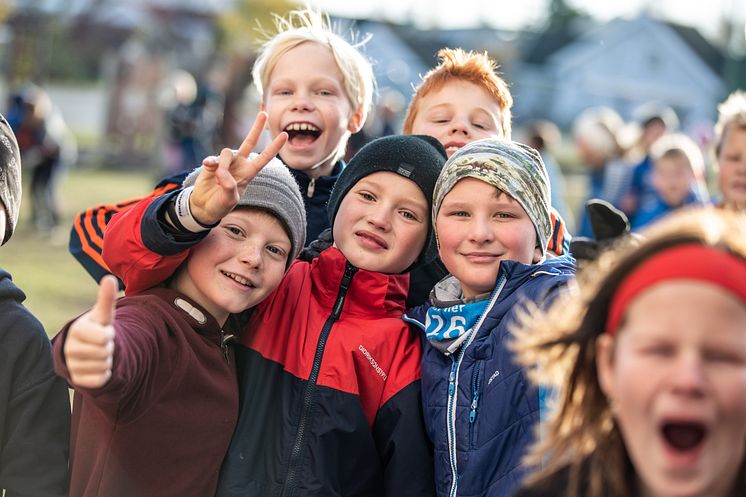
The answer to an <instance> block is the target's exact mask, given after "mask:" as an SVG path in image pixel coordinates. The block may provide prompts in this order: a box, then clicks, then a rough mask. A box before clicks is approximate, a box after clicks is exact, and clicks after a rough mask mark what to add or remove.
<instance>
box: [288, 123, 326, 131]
mask: <svg viewBox="0 0 746 497" xmlns="http://www.w3.org/2000/svg"><path fill="white" fill-rule="evenodd" d="M285 131H319V128H317V127H316V126H314V125H313V124H309V123H291V124H288V125H287V126H286V127H285Z"/></svg>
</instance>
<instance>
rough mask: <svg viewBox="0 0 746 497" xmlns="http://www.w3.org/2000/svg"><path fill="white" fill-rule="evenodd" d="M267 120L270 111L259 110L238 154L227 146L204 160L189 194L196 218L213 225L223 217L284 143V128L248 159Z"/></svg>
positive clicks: (285, 138) (285, 137) (190, 204)
mask: <svg viewBox="0 0 746 497" xmlns="http://www.w3.org/2000/svg"><path fill="white" fill-rule="evenodd" d="M266 122H267V113H266V112H260V113H259V115H257V117H256V121H254V125H253V126H252V127H251V130H250V131H249V134H248V135H246V138H245V139H244V141H243V143H241V146H240V147H239V148H238V150H237V151H236V153H235V154H234V153H233V150H231V149H229V148H224V149H223V150H221V152H220V157H208V158H206V159H205V160H204V161H202V171H201V172H200V174H199V176H198V177H197V181H196V182H195V184H194V191H193V192H192V195H191V197H190V198H189V209H190V210H191V212H192V215H193V216H194V218H195V219H196V220H197V221H199V222H200V223H202V224H204V225H211V224H215V223H217V222H219V221H220V220H221V219H223V217H225V215H226V214H228V213H229V212H230V211H232V210H233V208H234V207H235V206H236V204H238V200H239V199H240V198H241V195H243V192H244V190H246V185H247V184H248V183H249V181H251V180H252V179H254V177H255V176H256V175H257V173H258V172H259V171H260V170H261V169H262V168H263V167H264V166H265V165H267V163H269V161H270V160H272V158H273V157H274V156H275V155H277V153H278V152H279V151H280V149H281V148H282V147H283V146H284V145H285V142H286V141H287V139H288V135H287V133H285V132H282V133H280V134H279V135H277V137H276V138H275V139H274V140H273V141H272V143H270V144H269V146H268V147H267V148H266V149H265V150H264V151H263V152H262V153H260V154H259V155H258V156H257V157H255V158H254V159H249V154H250V153H251V151H252V150H254V147H256V143H257V141H258V140H259V135H260V134H261V132H262V129H264V124H265V123H266Z"/></svg>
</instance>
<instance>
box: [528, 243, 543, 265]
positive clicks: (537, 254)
mask: <svg viewBox="0 0 746 497" xmlns="http://www.w3.org/2000/svg"><path fill="white" fill-rule="evenodd" d="M542 257H543V255H542V253H541V247H539V246H537V247H535V248H534V257H533V259H532V260H531V261H532V262H531V263H532V264H538V263H539V262H541V258H542Z"/></svg>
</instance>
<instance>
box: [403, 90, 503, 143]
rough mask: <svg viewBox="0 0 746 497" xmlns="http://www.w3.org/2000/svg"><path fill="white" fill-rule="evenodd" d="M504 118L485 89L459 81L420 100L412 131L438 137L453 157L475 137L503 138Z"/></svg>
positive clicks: (475, 138)
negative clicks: (502, 120) (502, 124)
mask: <svg viewBox="0 0 746 497" xmlns="http://www.w3.org/2000/svg"><path fill="white" fill-rule="evenodd" d="M501 119H502V111H501V110H500V106H499V105H498V103H497V102H496V101H495V99H494V98H493V97H492V96H491V95H490V94H489V93H488V92H487V91H486V90H485V89H484V88H482V87H480V86H478V85H476V84H474V83H470V82H468V81H461V80H455V81H452V82H449V83H446V84H445V85H443V86H442V87H441V88H440V89H438V90H434V91H431V92H430V93H428V94H426V95H425V96H423V97H422V98H421V99H420V101H419V104H418V107H417V116H416V117H415V119H414V122H413V124H412V134H416V135H430V136H433V137H435V138H437V139H438V141H439V142H440V143H441V144H442V145H443V146H444V147H445V149H446V152H447V153H448V157H450V156H451V155H453V154H454V152H456V150H458V149H459V148H461V147H463V146H464V145H466V144H467V143H470V142H473V141H475V140H480V139H482V138H490V137H492V138H503V130H502V127H501V124H500V123H501Z"/></svg>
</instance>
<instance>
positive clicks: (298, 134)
mask: <svg viewBox="0 0 746 497" xmlns="http://www.w3.org/2000/svg"><path fill="white" fill-rule="evenodd" d="M283 131H285V132H286V133H287V134H288V143H289V144H290V145H291V146H293V147H294V148H296V147H297V148H303V147H308V146H310V145H313V143H314V142H315V141H316V140H318V138H319V136H321V129H320V128H319V127H318V126H316V125H315V124H311V123H308V122H297V123H290V124H288V125H287V126H285V129H284V130H283Z"/></svg>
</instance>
